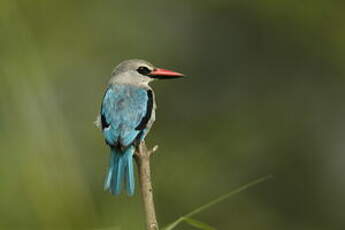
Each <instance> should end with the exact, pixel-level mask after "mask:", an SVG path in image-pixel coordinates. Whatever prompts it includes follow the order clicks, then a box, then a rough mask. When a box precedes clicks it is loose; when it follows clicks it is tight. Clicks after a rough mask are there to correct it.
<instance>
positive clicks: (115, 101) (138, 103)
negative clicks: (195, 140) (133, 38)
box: [96, 59, 184, 196]
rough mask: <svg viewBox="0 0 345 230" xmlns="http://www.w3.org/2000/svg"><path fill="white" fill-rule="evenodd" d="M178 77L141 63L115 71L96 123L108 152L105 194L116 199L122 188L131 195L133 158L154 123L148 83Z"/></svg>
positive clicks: (135, 61) (131, 62) (126, 63)
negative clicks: (106, 192)
mask: <svg viewBox="0 0 345 230" xmlns="http://www.w3.org/2000/svg"><path fill="white" fill-rule="evenodd" d="M181 77H184V75H183V74H181V73H178V72H174V71H170V70H166V69H161V68H157V67H155V66H154V65H152V64H151V63H149V62H147V61H144V60H140V59H132V60H126V61H123V62H121V63H120V64H119V65H118V66H116V67H115V69H114V71H113V72H112V74H111V78H110V80H109V82H108V86H107V88H106V90H105V94H104V97H103V101H102V103H101V111H100V114H99V116H98V118H97V121H96V123H97V125H98V127H99V128H100V129H101V131H102V133H103V136H104V138H105V142H106V144H107V145H108V146H109V148H110V162H109V168H108V172H107V175H106V178H105V183H104V189H105V190H108V191H110V192H111V193H112V194H116V195H117V194H119V193H120V192H121V189H122V186H123V185H124V184H125V186H126V190H127V193H128V195H130V196H131V195H133V194H134V188H135V179H134V167H133V155H134V153H135V151H136V148H137V147H138V146H139V144H140V143H141V142H142V141H143V140H144V138H145V136H146V135H147V133H148V132H149V131H150V128H151V126H152V124H153V122H154V121H155V110H156V102H155V95H154V93H153V90H152V88H151V87H150V86H149V83H150V82H151V81H153V80H156V79H174V78H181Z"/></svg>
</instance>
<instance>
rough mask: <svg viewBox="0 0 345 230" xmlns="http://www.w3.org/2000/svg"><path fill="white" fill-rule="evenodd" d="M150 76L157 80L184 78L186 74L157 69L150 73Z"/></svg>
mask: <svg viewBox="0 0 345 230" xmlns="http://www.w3.org/2000/svg"><path fill="white" fill-rule="evenodd" d="M148 76H150V77H152V78H157V79H174V78H180V77H184V74H182V73H178V72H174V71H171V70H167V69H161V68H157V69H154V70H153V71H151V73H149V74H148Z"/></svg>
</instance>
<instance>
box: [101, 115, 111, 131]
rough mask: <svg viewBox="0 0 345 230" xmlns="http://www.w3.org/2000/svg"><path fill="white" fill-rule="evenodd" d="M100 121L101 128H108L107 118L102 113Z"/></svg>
mask: <svg viewBox="0 0 345 230" xmlns="http://www.w3.org/2000/svg"><path fill="white" fill-rule="evenodd" d="M101 122H102V129H103V130H104V129H105V128H108V127H109V126H110V124H109V123H108V122H107V119H106V118H105V116H104V114H102V115H101Z"/></svg>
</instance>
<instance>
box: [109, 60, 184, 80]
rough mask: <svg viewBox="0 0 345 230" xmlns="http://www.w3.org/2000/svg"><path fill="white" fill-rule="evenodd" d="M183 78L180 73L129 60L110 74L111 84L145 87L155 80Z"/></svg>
mask: <svg viewBox="0 0 345 230" xmlns="http://www.w3.org/2000/svg"><path fill="white" fill-rule="evenodd" d="M181 77H184V75H183V74H182V73H178V72H174V71H171V70H167V69H162V68H157V67H155V66H154V65H152V64H151V63H149V62H147V61H144V60H140V59H131V60H126V61H123V62H121V63H120V64H119V65H118V66H116V67H115V69H114V71H113V73H112V79H111V80H110V81H111V83H124V84H126V83H127V84H139V85H147V84H148V83H149V82H151V81H153V80H155V79H175V78H181Z"/></svg>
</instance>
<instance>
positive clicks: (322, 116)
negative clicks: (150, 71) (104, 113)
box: [0, 0, 345, 230]
mask: <svg viewBox="0 0 345 230" xmlns="http://www.w3.org/2000/svg"><path fill="white" fill-rule="evenodd" d="M344 10H345V4H344V2H343V1H335V0H331V1H321V0H313V1H311V0H302V1H297V0H278V1H273V0H263V1H256V2H253V1H240V0H234V1H226V0H214V1H196V0H190V1H171V2H163V1H158V0H148V1H141V2H140V1H132V0H128V1H110V0H101V1H80V0H72V1H67V0H60V1H53V0H31V1H30V0H1V1H0V34H1V36H0V86H1V90H0V129H1V132H0V146H1V148H0V151H1V154H0V176H1V183H0V195H1V199H0V216H1V218H0V228H1V229H66V230H67V229H125V230H131V229H133V230H137V229H143V226H144V220H143V213H142V208H141V201H140V197H139V193H138V192H137V193H136V195H135V196H134V197H133V198H127V197H126V196H120V197H113V196H111V195H110V194H108V193H105V192H104V191H103V179H104V175H105V170H106V166H107V160H108V153H107V152H108V149H107V148H106V146H105V144H104V141H103V139H102V136H101V134H100V133H99V131H98V130H97V129H96V128H95V127H94V125H93V123H92V122H93V120H94V119H95V117H96V115H97V113H98V110H99V104H100V101H101V98H102V95H103V90H104V87H105V85H106V82H107V80H108V78H109V75H110V72H111V71H112V68H113V67H114V66H115V65H116V64H117V63H119V62H120V61H122V60H124V59H128V58H134V57H135V58H143V59H147V60H149V61H151V62H153V63H154V64H157V65H159V66H162V67H166V68H171V69H175V70H177V71H180V72H183V73H186V74H187V75H188V76H189V77H188V78H186V79H185V80H181V81H177V80H176V81H162V82H155V83H153V84H152V85H153V87H154V88H155V91H156V94H157V100H158V111H157V117H158V119H157V122H156V123H155V125H154V127H153V129H152V131H151V133H150V135H149V137H148V141H147V142H148V143H149V144H151V145H153V144H159V145H160V150H159V151H158V152H157V154H156V155H155V157H154V159H153V178H154V187H155V193H156V202H157V209H158V216H159V221H160V222H161V223H162V224H164V223H169V222H171V221H172V220H174V219H176V217H178V216H181V215H182V214H183V213H186V212H187V211H188V210H192V209H193V208H194V207H197V206H198V204H200V203H204V201H205V200H209V199H210V198H212V197H216V196H218V195H219V194H223V193H225V192H227V191H229V190H231V188H233V187H234V186H236V185H239V184H243V182H246V181H248V180H251V179H253V178H257V177H259V176H262V175H267V174H273V176H274V180H271V181H269V182H268V183H265V184H264V185H263V186H259V187H256V188H254V189H252V190H250V191H246V192H245V193H242V194H240V195H239V196H237V197H236V199H233V200H232V201H231V202H229V203H227V202H226V203H222V204H220V205H219V206H217V207H215V208H213V209H212V210H209V211H207V212H205V213H202V214H200V216H198V217H197V219H202V220H204V221H205V222H206V223H209V224H210V225H211V226H214V227H215V228H216V229H222V230H223V229H265V230H269V229H280V230H284V229H303V230H304V229H313V230H318V229H320V230H321V229H344V226H345V221H344V218H343V207H344V205H345V197H344V193H345V180H344V179H343V175H344V169H343V168H344V166H343V165H344V162H345V154H344V150H345V145H344V129H345V126H344V124H345V122H344V119H345V118H344V117H345V107H344V106H343V99H344V97H345V91H344V81H345V78H344V76H345V68H344V64H343V63H344V61H345V60H344V59H345V58H344V57H345V42H344V41H345V27H344V23H343V22H344V20H345V14H344ZM181 229H190V228H189V227H188V226H183V227H181Z"/></svg>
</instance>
